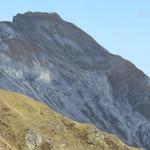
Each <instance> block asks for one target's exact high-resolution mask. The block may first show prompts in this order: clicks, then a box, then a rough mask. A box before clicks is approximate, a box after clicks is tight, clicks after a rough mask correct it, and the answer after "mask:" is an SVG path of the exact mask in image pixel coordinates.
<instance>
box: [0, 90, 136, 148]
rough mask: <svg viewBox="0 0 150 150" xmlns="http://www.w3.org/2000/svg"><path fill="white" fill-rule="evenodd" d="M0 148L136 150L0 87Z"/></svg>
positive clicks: (112, 137)
mask: <svg viewBox="0 0 150 150" xmlns="http://www.w3.org/2000/svg"><path fill="white" fill-rule="evenodd" d="M0 150H136V148H131V147H129V146H127V145H125V144H124V143H123V142H121V141H120V140H119V139H118V138H117V137H116V136H114V135H110V134H106V133H104V132H102V131H99V130H98V129H96V128H95V127H94V126H91V125H86V124H81V123H77V122H74V121H71V120H69V119H67V118H65V117H63V116H62V115H60V114H58V113H56V112H55V111H53V110H51V109H50V108H49V107H47V106H46V105H44V104H40V103H39V102H36V101H34V100H32V99H30V98H28V97H26V96H24V95H21V94H17V93H12V92H7V91H2V90H0Z"/></svg>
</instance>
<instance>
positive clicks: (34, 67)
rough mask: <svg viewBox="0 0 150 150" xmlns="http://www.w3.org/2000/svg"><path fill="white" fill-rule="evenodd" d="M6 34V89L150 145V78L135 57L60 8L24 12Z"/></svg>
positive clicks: (1, 83)
mask: <svg viewBox="0 0 150 150" xmlns="http://www.w3.org/2000/svg"><path fill="white" fill-rule="evenodd" d="M0 38H1V39H0V41H1V42H0V88H1V89H6V90H11V91H15V92H19V93H23V94H25V95H28V96H29V97H32V98H35V99H37V100H39V101H42V102H44V103H46V104H47V105H48V106H49V107H52V108H53V109H55V110H56V111H57V112H60V113H62V114H64V115H65V116H67V117H69V118H71V119H74V120H77V121H80V122H87V123H92V124H94V125H96V126H97V127H98V128H100V129H103V130H104V131H108V132H110V133H115V134H116V135H118V136H119V137H120V138H121V139H122V140H123V141H125V142H126V143H128V144H129V145H134V146H135V145H136V146H139V147H144V148H147V149H148V150H149V149H150V112H149V107H150V84H149V83H150V79H149V78H148V77H147V76H146V75H145V74H144V73H143V72H142V71H140V70H139V69H138V68H136V67H135V66H134V65H133V64H132V63H131V62H129V61H127V60H125V59H123V58H121V57H120V56H116V55H113V54H110V53H109V52H108V51H107V50H106V49H104V48H103V47H102V46H100V45H99V44H98V43H97V42H96V41H95V40H94V39H93V38H92V37H90V36H89V35H88V34H87V33H86V32H84V31H82V30H81V29H79V28H78V27H77V26H75V25H73V24H72V23H69V22H66V21H63V20H62V19H61V18H60V17H59V15H57V14H56V13H51V14H49V13H32V12H28V13H25V14H18V15H17V16H16V17H14V19H13V22H12V23H7V22H4V23H0ZM143 137H144V138H143Z"/></svg>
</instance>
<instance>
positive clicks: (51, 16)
mask: <svg viewBox="0 0 150 150" xmlns="http://www.w3.org/2000/svg"><path fill="white" fill-rule="evenodd" d="M22 19H23V20H25V21H28V19H29V20H30V21H34V20H49V21H60V20H61V17H60V16H59V15H58V14H57V13H55V12H53V13H45V12H43V13H42V12H26V13H24V14H17V15H16V16H14V17H13V22H18V21H21V20H22ZM31 19H32V20H31Z"/></svg>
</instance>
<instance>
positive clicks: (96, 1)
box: [0, 0, 150, 76]
mask: <svg viewBox="0 0 150 150" xmlns="http://www.w3.org/2000/svg"><path fill="white" fill-rule="evenodd" d="M26 11H42V12H57V13H59V14H60V15H61V16H62V18H64V19H65V20H67V21H70V22H73V23H75V24H76V25H77V26H79V27H80V28H82V29H83V30H85V31H86V32H88V33H89V34H90V35H92V36H93V37H94V38H95V39H96V41H98V42H99V43H100V44H101V45H103V46H104V47H105V48H106V49H108V50H109V51H110V52H112V53H115V54H119V55H121V56H123V57H124V58H127V59H129V60H130V61H132V62H133V63H134V64H135V65H136V66H137V67H139V68H140V69H142V70H143V71H144V72H145V73H146V74H147V75H149V76H150V0H1V4H0V20H2V21H4V20H12V17H13V16H14V15H15V14H17V13H23V12H26Z"/></svg>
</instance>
